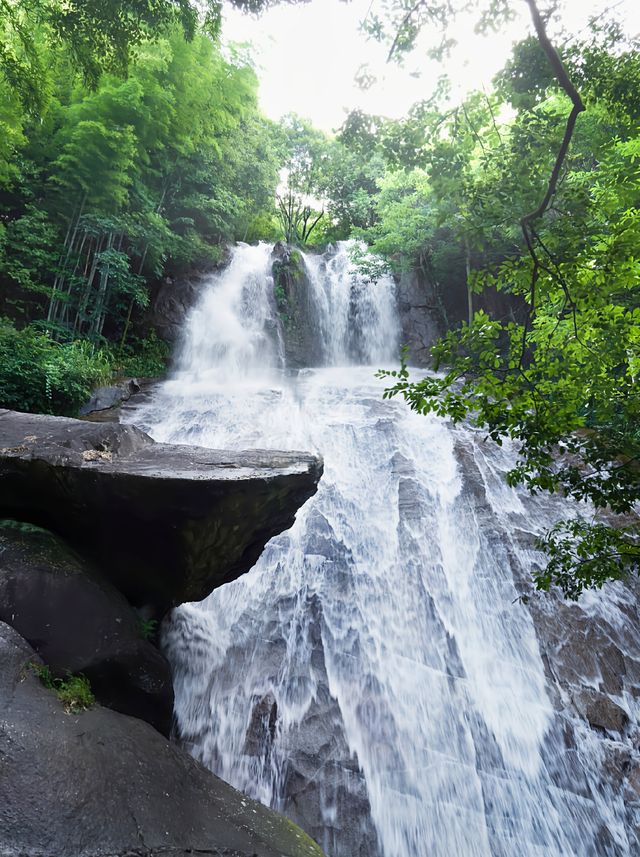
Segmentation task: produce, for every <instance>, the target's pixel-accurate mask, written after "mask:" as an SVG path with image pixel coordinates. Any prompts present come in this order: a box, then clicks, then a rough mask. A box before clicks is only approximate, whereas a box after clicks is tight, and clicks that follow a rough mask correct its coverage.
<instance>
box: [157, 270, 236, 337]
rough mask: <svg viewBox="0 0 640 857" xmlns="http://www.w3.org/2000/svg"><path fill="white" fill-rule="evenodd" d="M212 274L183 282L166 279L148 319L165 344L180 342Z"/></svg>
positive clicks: (196, 275)
mask: <svg viewBox="0 0 640 857" xmlns="http://www.w3.org/2000/svg"><path fill="white" fill-rule="evenodd" d="M227 262H228V258H225V260H224V262H223V263H222V265H221V267H222V266H223V265H224V264H226V263H227ZM211 273H212V272H200V271H197V272H194V273H193V274H192V275H191V276H190V277H185V278H184V279H181V280H177V281H174V280H172V279H170V278H167V279H165V281H164V282H163V284H162V286H161V287H160V291H159V292H158V294H157V296H156V298H155V300H154V302H153V306H152V308H151V311H150V313H149V318H148V321H149V324H150V325H151V326H152V327H153V328H154V329H155V330H156V332H157V333H158V336H159V337H160V338H161V339H164V340H165V342H170V343H174V342H177V341H178V340H179V338H180V335H181V333H182V330H183V325H184V320H185V318H186V316H187V314H188V312H189V311H190V310H191V308H192V307H193V306H195V304H196V303H197V300H198V297H199V296H200V294H201V292H202V289H203V288H204V286H205V284H206V282H207V281H208V279H209V278H210V276H211Z"/></svg>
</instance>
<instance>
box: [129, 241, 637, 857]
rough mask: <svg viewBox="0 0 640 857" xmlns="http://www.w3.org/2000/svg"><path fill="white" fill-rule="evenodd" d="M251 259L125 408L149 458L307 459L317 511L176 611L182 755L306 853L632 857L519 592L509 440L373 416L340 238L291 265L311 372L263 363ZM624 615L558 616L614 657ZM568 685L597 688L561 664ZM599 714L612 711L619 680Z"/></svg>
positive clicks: (268, 283)
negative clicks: (257, 455) (252, 800)
mask: <svg viewBox="0 0 640 857" xmlns="http://www.w3.org/2000/svg"><path fill="white" fill-rule="evenodd" d="M269 252H270V248H268V247H266V246H260V247H257V248H255V247H241V248H239V249H237V250H236V251H235V253H234V256H233V259H232V262H231V264H230V266H229V267H228V268H227V270H226V271H225V272H223V273H222V274H220V275H216V276H214V277H212V279H211V282H210V284H209V286H208V287H207V289H206V290H205V292H204V294H203V296H202V299H201V301H200V303H199V306H198V307H197V308H196V309H195V310H194V311H193V312H192V314H191V316H190V318H189V320H188V323H187V325H186V330H185V337H184V342H183V346H182V351H181V354H180V357H179V360H178V364H177V370H176V372H175V374H174V376H173V378H172V379H171V380H169V381H167V382H166V383H165V384H164V385H163V386H162V387H161V388H160V389H159V390H158V392H157V393H156V395H155V396H154V398H153V399H152V401H151V402H150V403H149V404H148V405H146V406H145V407H144V408H142V409H141V410H139V411H137V412H135V413H133V414H132V415H131V416H130V417H129V419H131V420H132V421H134V422H136V423H137V424H139V425H141V426H142V427H143V428H145V429H146V430H148V431H150V432H151V434H152V435H153V436H154V437H156V438H157V439H159V440H163V441H171V442H183V443H184V442H189V443H198V444H201V445H204V446H212V447H214V446H216V447H227V448H236V449H238V448H249V447H274V448H289V449H312V450H318V451H319V452H321V453H322V454H323V456H324V458H325V473H324V476H323V478H322V481H321V483H320V486H319V490H318V493H317V495H316V496H315V497H313V498H312V499H311V500H310V501H308V503H307V504H306V505H305V506H304V507H303V508H302V509H301V510H300V512H299V514H298V516H297V519H296V522H295V525H294V526H293V528H292V529H291V530H290V531H289V532H287V533H284V534H282V535H281V536H279V537H277V538H275V539H273V540H272V541H271V542H270V543H269V544H268V545H267V547H266V549H265V551H264V553H263V555H262V557H261V559H260V560H259V562H258V563H257V565H256V566H255V567H254V568H253V570H252V571H251V572H250V573H249V574H247V575H245V576H244V577H242V578H240V579H239V580H238V581H236V582H235V583H233V584H230V585H228V586H225V587H223V588H222V589H219V590H217V591H216V592H214V593H213V594H212V595H211V596H210V597H209V598H208V599H207V600H206V601H204V602H202V603H201V604H198V605H185V606H183V607H182V608H180V609H179V610H177V611H175V614H174V617H173V620H172V622H171V624H170V626H169V627H168V629H167V630H166V633H165V645H166V649H167V652H168V654H169V657H170V659H171V661H172V664H173V668H174V676H175V689H176V719H177V725H178V731H179V734H180V736H181V738H182V740H183V741H184V742H185V744H186V745H187V746H188V747H189V748H190V750H191V752H192V753H193V754H194V755H195V756H196V757H197V758H199V759H200V760H201V761H203V762H204V764H206V765H207V766H209V767H210V768H211V769H212V770H213V771H215V772H216V773H217V774H219V775H220V776H222V777H223V778H224V779H226V780H227V781H229V782H231V783H232V784H233V785H235V786H237V787H238V788H240V789H242V790H244V791H245V792H246V793H247V794H249V795H251V796H253V797H256V798H258V799H259V800H261V801H263V802H264V803H266V804H270V805H271V806H273V807H275V808H276V809H279V810H281V811H283V812H285V813H287V814H288V815H290V816H291V817H292V818H293V819H294V820H296V821H298V822H299V823H300V824H301V825H302V826H303V827H305V828H306V829H307V830H308V831H309V832H310V833H311V834H312V835H313V836H314V837H315V838H316V839H318V841H319V842H320V844H321V845H322V846H323V847H324V848H325V850H326V853H327V854H328V855H330V857H377V855H379V857H511V855H522V857H600V855H602V857H605V856H606V855H612V856H613V855H617V857H631V855H633V854H637V853H640V852H639V851H638V850H636V849H638V847H639V846H638V840H637V838H635V837H636V834H635V833H634V826H636V825H637V818H634V817H633V812H631V810H630V809H629V806H625V801H624V797H623V790H622V788H621V787H620V788H617V787H616V786H615V784H612V782H611V781H610V780H611V778H609V780H607V779H606V777H604V775H603V770H604V769H605V767H606V763H607V759H609V755H608V753H609V751H610V748H609V744H611V743H613V744H615V745H616V746H625V747H627V746H628V742H627V744H625V743H624V741H623V738H622V736H621V735H614V736H611V735H610V734H609V735H605V733H604V732H602V734H598V733H596V732H595V731H594V730H593V729H592V728H590V727H589V725H588V724H587V722H586V720H585V719H584V718H582V717H580V716H579V715H578V713H577V709H576V706H575V705H572V704H571V700H570V690H571V689H570V688H569V685H568V684H567V683H566V682H565V683H563V681H561V680H560V679H559V678H558V675H559V672H560V671H561V670H560V667H559V666H558V665H557V664H556V663H555V662H554V661H553V658H554V652H553V651H552V646H551V645H550V644H549V645H547V644H546V643H544V644H543V640H542V631H541V628H542V626H543V624H544V619H545V617H544V612H545V609H546V608H544V607H536V608H535V609H533V608H532V607H531V605H529V606H527V605H526V604H525V603H523V602H522V601H521V600H518V596H519V595H521V594H522V593H523V592H525V591H528V588H529V570H530V568H531V566H532V564H533V563H535V562H536V561H539V560H540V557H538V556H537V554H536V552H535V550H534V548H533V547H532V543H533V538H532V534H535V533H537V532H540V531H541V530H542V529H544V528H545V527H546V526H548V525H549V523H550V522H551V521H552V520H553V519H554V517H557V516H558V515H559V514H560V512H561V509H560V508H559V506H558V503H557V502H551V501H550V500H548V499H547V500H545V501H543V500H541V499H539V498H529V497H521V496H520V495H518V494H517V493H516V492H514V491H512V490H511V489H508V488H507V487H506V485H505V483H504V480H503V474H504V472H505V470H506V469H508V467H509V464H510V461H511V460H512V453H511V452H510V451H509V450H508V449H503V450H498V449H497V448H495V447H493V446H490V445H488V444H485V443H483V442H482V439H481V438H480V437H479V436H478V435H477V434H476V433H474V432H472V431H470V430H468V429H465V428H462V427H458V428H453V427H452V426H451V425H449V424H448V423H447V422H445V421H443V420H440V419H438V418H436V417H427V418H425V417H421V416H417V415H415V414H413V413H411V412H410V411H409V410H408V409H407V408H406V406H404V405H403V404H402V403H401V402H399V401H391V402H389V401H383V400H382V397H381V394H382V389H383V382H380V381H377V380H376V379H375V377H374V370H375V369H376V368H379V366H380V365H381V364H382V363H383V362H385V361H387V362H392V361H393V359H394V357H395V355H396V354H397V350H398V342H399V331H398V323H397V319H396V316H395V313H394V310H393V306H394V304H393V282H392V281H391V280H388V279H384V278H383V279H382V280H381V281H379V282H378V283H373V284H366V283H365V282H364V281H363V280H362V279H360V278H358V277H357V276H356V275H355V273H354V272H353V270H352V269H351V266H350V263H349V260H348V255H347V250H346V248H345V247H343V246H341V247H340V248H339V249H338V251H337V252H336V253H335V254H333V255H331V256H330V257H328V258H315V257H306V259H305V262H306V266H307V273H308V284H309V290H310V291H309V294H310V301H309V305H310V307H311V311H313V312H314V314H315V317H314V319H313V324H314V329H315V331H316V334H317V336H318V337H319V340H320V347H321V352H322V354H323V360H324V362H325V363H326V364H328V365H327V367H326V368H322V369H313V370H303V371H301V372H299V373H298V374H297V375H288V374H287V373H286V372H283V371H281V365H282V359H283V357H282V355H283V354H284V346H283V336H282V332H281V327H280V325H279V323H278V318H277V309H276V306H275V302H274V300H273V296H272V292H273V282H272V280H271V279H270V271H269V261H270V260H269ZM357 362H359V363H371V364H373V365H372V366H368V365H364V366H362V365H359V366H356V365H353V364H354V363H357ZM341 364H342V365H341ZM347 364H349V365H347ZM624 598H625V593H624V590H622V589H621V588H620V587H617V588H616V587H611V589H610V592H609V593H608V600H607V601H606V602H605V601H603V600H597V599H595V598H592V599H589V598H588V597H587V598H585V599H584V602H583V604H582V605H580V606H577V605H574V606H571V607H566V608H563V609H566V611H574V612H571V613H570V615H571V616H572V617H573V618H574V619H575V617H576V616H579V617H584V616H585V615H587V614H590V616H591V618H592V619H593V621H594V622H595V621H598V622H600V623H601V627H603V628H606V636H607V639H608V641H609V642H610V643H611V644H613V643H614V642H615V644H616V645H620V646H621V647H622V646H623V645H624V646H625V647H626V649H627V652H628V653H629V657H630V658H631V657H633V658H634V659H635V660H638V659H640V641H639V640H638V634H637V630H636V631H635V632H633V630H632V629H631V630H630V628H629V622H628V618H627V619H625V612H624V607H625V605H624ZM605 604H606V606H604V605H605ZM575 611H578V613H576V612H575ZM568 615H569V613H567V616H568ZM616 635H617V636H616ZM543 650H544V651H543ZM543 654H544V658H543V657H542V655H543ZM574 666H575V665H574ZM575 669H576V670H580V669H581V670H582V674H581V675H579V676H578V678H577V679H576V686H577V683H579V682H581V683H582V685H584V686H585V687H587V688H600V690H601V689H602V682H601V679H602V676H598V675H595V674H594V673H595V668H593V669H591V671H590V667H589V664H588V663H587V661H586V660H585V661H584V662H583V663H582V665H581V667H580V665H579V666H578V667H575ZM598 682H600V684H599V683H598ZM593 692H594V693H595V692H596V691H595V690H594V691H593ZM598 692H599V691H598ZM613 698H615V705H616V707H618V708H619V710H620V711H622V712H623V713H625V716H626V715H633V713H634V711H636V710H637V709H636V704H635V702H634V700H633V699H632V698H631V697H630V696H629V694H628V693H627V692H626V690H625V688H624V687H622V686H620V687H618V686H617V685H616V686H615V687H614V688H613V690H612V691H611V692H610V694H609V696H607V697H606V699H608V700H609V701H610V702H611V700H612V699H613ZM611 704H614V703H613V702H612V703H611ZM607 742H608V743H607ZM634 812H635V810H634Z"/></svg>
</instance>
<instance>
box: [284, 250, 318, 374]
mask: <svg viewBox="0 0 640 857" xmlns="http://www.w3.org/2000/svg"><path fill="white" fill-rule="evenodd" d="M271 259H272V273H273V286H274V299H275V304H276V308H277V310H278V314H279V316H280V320H281V322H282V335H283V338H284V348H285V358H286V364H287V366H288V367H289V368H292V369H296V368H300V367H303V366H320V365H322V362H323V360H322V356H323V355H322V350H321V344H320V340H319V338H318V336H317V333H316V330H315V328H314V325H313V319H314V318H315V311H314V308H313V305H312V302H311V286H310V283H309V278H308V275H307V271H306V269H305V266H304V260H303V258H302V255H301V254H300V251H299V250H296V249H295V248H293V247H289V246H288V245H287V244H285V243H284V242H282V241H278V243H277V244H276V245H275V246H274V248H273V252H272V254H271Z"/></svg>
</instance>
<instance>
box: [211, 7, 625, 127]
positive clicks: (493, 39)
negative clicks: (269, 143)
mask: <svg viewBox="0 0 640 857" xmlns="http://www.w3.org/2000/svg"><path fill="white" fill-rule="evenodd" d="M377 3H378V0H352V2H350V3H343V2H341V0H312V2H310V3H308V4H303V5H299V6H287V5H284V6H276V7H274V8H272V9H271V10H270V11H268V12H266V13H265V14H263V15H262V16H261V17H260V18H257V19H256V18H252V17H249V16H246V15H243V14H241V13H240V12H238V11H236V10H233V9H231V10H228V11H227V13H226V18H225V24H224V28H223V36H224V38H225V40H226V41H233V42H250V43H251V44H252V45H253V48H254V49H253V57H254V62H255V63H256V69H257V72H258V76H259V78H260V103H261V105H262V109H263V110H264V112H265V113H266V114H267V116H269V117H270V118H271V119H275V120H277V119H279V118H280V117H281V116H282V115H284V114H285V113H289V112H294V113H298V114H300V115H301V116H304V117H306V118H308V119H310V120H311V121H312V122H313V124H314V125H316V126H317V127H319V128H322V129H324V130H325V131H331V130H335V129H337V128H338V127H339V126H340V125H341V124H342V122H343V120H344V118H345V116H346V114H347V113H348V111H349V110H350V109H353V108H356V107H358V108H360V109H361V110H364V111H365V112H367V113H375V114H380V115H383V116H388V117H391V118H399V117H400V116H402V115H404V114H405V113H406V111H407V110H408V108H409V107H410V106H411V105H412V104H413V103H415V102H416V101H420V100H422V99H424V98H425V97H428V96H429V94H430V92H431V91H432V89H433V87H434V84H435V81H436V80H437V79H438V77H439V76H440V74H441V73H442V72H443V70H446V72H447V73H448V74H449V76H450V78H451V80H452V82H453V84H454V87H455V92H457V93H459V95H460V96H462V95H464V94H465V93H466V92H468V91H469V90H471V89H474V88H478V87H481V86H483V85H484V86H487V87H488V86H489V84H490V82H491V78H492V77H493V75H494V74H495V73H496V72H497V71H498V70H499V69H500V68H501V67H502V65H503V64H504V62H505V60H506V59H507V57H508V55H509V52H510V46H511V44H512V43H513V42H514V41H517V40H518V39H520V38H522V37H523V36H525V35H526V34H528V33H530V32H531V25H530V19H529V14H528V9H527V7H526V5H525V3H524V2H522V0H514V6H515V7H516V8H517V9H519V11H520V15H519V17H518V19H517V20H516V21H514V22H513V24H511V25H510V26H509V27H508V29H506V28H505V29H504V30H503V31H502V32H501V33H499V34H494V35H492V36H486V37H485V36H479V35H476V34H475V33H474V32H473V24H474V21H473V20H472V19H469V20H468V21H458V22H456V23H455V25H454V27H453V28H452V35H453V37H454V38H455V39H456V40H457V41H458V43H459V45H458V47H457V48H456V49H454V52H453V54H452V56H451V58H450V59H449V60H448V61H447V62H446V65H445V67H444V69H443V67H442V66H439V65H438V64H436V63H433V62H431V61H429V60H428V59H426V58H425V57H424V54H423V55H422V56H419V55H416V56H415V57H413V58H412V60H411V62H410V63H408V64H407V66H406V67H405V68H398V67H396V66H394V64H386V63H385V58H386V50H385V49H384V48H382V47H381V46H380V45H376V44H375V43H374V42H372V41H368V40H367V37H366V35H365V34H363V33H362V32H360V30H359V23H360V21H362V19H363V18H364V17H365V15H366V14H367V11H368V9H369V7H370V6H371V7H373V9H374V10H375V7H376V5H377ZM608 6H609V7H610V6H615V7H616V12H617V14H618V17H619V18H620V19H621V20H622V21H623V22H624V24H625V30H626V31H627V32H628V33H630V34H636V33H638V32H640V2H639V0H620V2H616V0H610V2H607V0H561V10H560V11H559V12H558V13H557V17H558V19H561V20H562V23H563V24H564V26H565V28H566V29H567V30H568V31H569V32H572V33H576V32H579V31H580V30H581V29H582V28H584V27H585V26H586V24H587V21H588V19H589V17H590V16H591V15H593V14H594V13H595V14H597V13H599V12H601V11H602V10H603V9H605V8H607V7H608ZM365 63H366V64H368V65H369V66H370V68H371V69H372V70H373V71H374V72H375V74H376V76H377V77H378V82H377V83H376V84H375V85H374V86H372V87H371V88H370V89H368V90H367V91H362V90H361V89H360V88H359V87H358V85H357V83H356V82H355V76H356V73H357V71H358V69H359V68H360V67H361V66H362V65H363V64H365ZM418 71H419V77H416V76H412V72H414V73H416V72H418ZM456 100H457V99H456Z"/></svg>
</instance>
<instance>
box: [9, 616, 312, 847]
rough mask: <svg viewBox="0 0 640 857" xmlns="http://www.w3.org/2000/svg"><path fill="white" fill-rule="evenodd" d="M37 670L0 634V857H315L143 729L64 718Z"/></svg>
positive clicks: (92, 716) (100, 714)
mask: <svg viewBox="0 0 640 857" xmlns="http://www.w3.org/2000/svg"><path fill="white" fill-rule="evenodd" d="M36 660H37V656H36V655H35V653H34V652H33V651H32V649H31V648H30V647H29V646H28V645H27V643H26V642H25V641H24V640H23V639H22V638H21V637H20V636H19V635H18V634H17V632H16V631H14V630H13V629H12V628H10V627H8V626H7V625H5V624H4V623H0V722H1V723H2V729H1V730H0V758H2V766H1V767H0V854H1V855H3V857H17V855H21V857H53V855H55V857H62V855H64V857H131V855H134V854H135V855H136V857H187V855H188V854H194V853H198V854H202V855H211V857H214V855H216V857H322V851H321V850H320V848H319V847H318V846H317V845H316V844H315V843H314V842H312V840H311V839H309V837H308V836H306V834H304V833H303V832H302V831H301V830H300V829H299V828H297V827H296V826H295V825H294V824H292V823H291V822H289V821H287V820H286V819H284V818H283V817H282V816H279V815H277V814H276V813H274V812H271V811H270V810H268V809H266V808H265V807H263V806H261V805H260V804H258V803H255V802H254V801H252V800H250V799H249V798H246V797H244V796H243V795H241V794H240V793H239V792H237V791H235V790H234V789H233V788H231V787H230V786H228V785H227V784H226V783H224V782H222V781H221V780H219V779H217V778H216V777H214V776H213V775H212V774H211V773H209V772H208V771H207V770H205V769H204V768H203V767H202V766H201V765H199V764H198V763H197V762H196V761H195V760H194V759H192V758H191V757H190V756H189V755H188V754H186V753H185V752H184V751H182V750H180V749H179V748H178V747H176V746H175V745H173V744H170V743H169V742H168V741H167V740H166V739H164V738H163V737H162V736H161V735H160V734H159V733H158V732H156V731H155V730H154V729H152V728H151V727H150V726H148V725H147V724H146V723H143V722H142V721H140V720H136V719H134V718H130V717H125V716H123V715H121V714H117V713H115V712H113V711H109V710H107V709H104V708H100V707H99V706H96V707H94V708H92V709H91V710H89V711H85V712H83V713H81V714H74V715H71V714H67V713H66V712H65V711H64V709H63V707H62V705H61V703H60V702H59V700H58V699H57V697H56V695H55V694H54V693H53V692H52V691H50V690H47V689H46V688H45V687H44V686H43V685H42V684H41V683H40V681H39V679H38V678H37V677H36V676H35V674H34V671H33V669H32V668H31V667H30V664H31V663H33V662H34V661H36Z"/></svg>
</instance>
